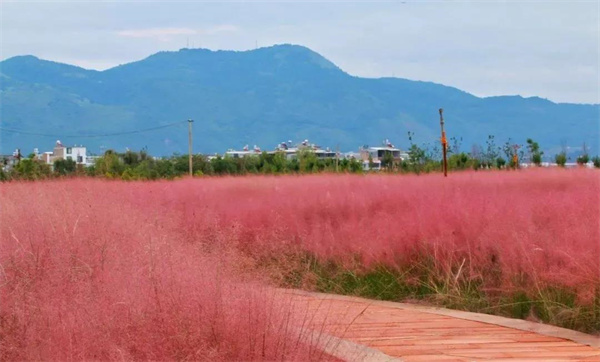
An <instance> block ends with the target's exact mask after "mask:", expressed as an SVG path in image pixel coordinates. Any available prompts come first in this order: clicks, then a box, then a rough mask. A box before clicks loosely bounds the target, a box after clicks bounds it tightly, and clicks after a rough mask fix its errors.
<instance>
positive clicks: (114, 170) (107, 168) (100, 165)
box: [94, 150, 125, 177]
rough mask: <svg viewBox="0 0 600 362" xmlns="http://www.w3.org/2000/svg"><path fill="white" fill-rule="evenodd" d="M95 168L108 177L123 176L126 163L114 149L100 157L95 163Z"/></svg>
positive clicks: (97, 172)
mask: <svg viewBox="0 0 600 362" xmlns="http://www.w3.org/2000/svg"><path fill="white" fill-rule="evenodd" d="M94 169H95V171H96V174H97V175H100V176H106V177H116V176H121V174H122V173H123V171H125V165H124V164H123V162H122V161H121V159H120V158H119V155H117V153H116V152H114V151H113V150H107V151H106V152H104V156H102V157H99V158H98V159H97V160H96V162H95V163H94Z"/></svg>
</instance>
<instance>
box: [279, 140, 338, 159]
mask: <svg viewBox="0 0 600 362" xmlns="http://www.w3.org/2000/svg"><path fill="white" fill-rule="evenodd" d="M302 151H308V152H312V153H314V154H315V156H317V158H319V159H326V158H329V159H334V158H336V156H337V153H336V152H335V151H333V150H331V149H329V147H327V148H325V149H322V148H321V146H318V145H316V144H311V143H309V142H308V140H304V141H302V142H301V143H300V144H298V145H296V146H294V147H293V146H292V141H287V142H281V143H280V144H279V145H277V147H275V151H271V152H269V153H278V152H279V153H281V152H283V153H284V154H285V158H286V159H288V160H292V159H294V158H297V157H298V153H299V152H302Z"/></svg>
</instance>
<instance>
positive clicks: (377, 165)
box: [360, 140, 409, 171]
mask: <svg viewBox="0 0 600 362" xmlns="http://www.w3.org/2000/svg"><path fill="white" fill-rule="evenodd" d="M386 154H391V155H392V158H393V159H394V161H395V162H402V161H405V160H408V158H409V155H408V153H406V152H403V151H402V150H401V149H399V148H396V147H394V145H393V144H392V143H391V142H390V141H389V140H385V141H383V145H382V146H380V147H369V146H363V147H361V148H360V158H361V159H362V161H363V169H364V170H365V171H368V170H376V171H377V170H381V161H383V158H384V157H385V155H386ZM369 160H372V164H371V163H370V162H369ZM370 166H373V167H370Z"/></svg>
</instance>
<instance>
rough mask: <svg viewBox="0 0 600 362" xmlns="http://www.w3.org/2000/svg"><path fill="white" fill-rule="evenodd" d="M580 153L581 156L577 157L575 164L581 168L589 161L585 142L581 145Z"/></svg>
mask: <svg viewBox="0 0 600 362" xmlns="http://www.w3.org/2000/svg"><path fill="white" fill-rule="evenodd" d="M581 152H582V153H581V155H579V157H577V164H579V165H580V166H583V165H585V164H586V163H588V162H589V161H590V155H589V154H588V148H587V146H586V144H585V142H584V143H583V147H582V149H581Z"/></svg>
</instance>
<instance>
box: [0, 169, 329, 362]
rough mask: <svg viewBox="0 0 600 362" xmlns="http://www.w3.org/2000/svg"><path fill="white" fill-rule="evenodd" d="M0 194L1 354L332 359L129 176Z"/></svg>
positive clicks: (265, 292) (11, 187)
mask: <svg viewBox="0 0 600 362" xmlns="http://www.w3.org/2000/svg"><path fill="white" fill-rule="evenodd" d="M166 185H167V184H162V185H160V186H161V187H163V186H166ZM155 186H157V185H155ZM151 187H152V186H151ZM0 192H1V196H0V197H1V200H2V210H1V212H2V215H1V216H2V223H1V226H0V240H1V243H0V266H1V268H0V301H1V306H2V308H1V309H0V360H57V361H80V360H155V361H166V360H207V361H213V360H306V359H307V358H308V359H311V360H316V359H321V358H325V357H326V356H323V355H322V354H321V353H320V352H319V351H317V350H315V349H314V348H313V347H311V346H309V345H307V344H306V343H305V342H306V341H304V340H302V339H301V336H300V333H301V331H300V330H298V329H295V328H293V324H294V323H296V321H294V320H293V319H294V316H293V311H292V310H291V309H290V305H289V303H287V302H285V299H283V298H280V297H279V296H278V295H276V294H274V292H273V291H272V290H270V289H268V288H266V287H265V286H264V285H263V284H261V283H249V282H246V283H243V284H241V283H239V282H238V280H237V278H235V277H234V275H233V274H234V273H233V271H231V270H230V268H229V266H228V265H229V264H231V261H230V260H228V258H230V256H215V255H209V254H207V253H206V252H204V251H203V250H202V248H201V247H199V245H198V244H190V243H188V242H186V241H185V240H182V239H181V237H180V236H179V235H178V234H177V233H174V232H173V230H176V229H177V227H178V226H177V222H176V221H177V220H176V218H177V217H178V215H177V214H171V215H169V214H162V210H160V203H157V204H156V205H147V207H145V208H139V209H138V208H136V206H135V205H134V203H133V202H132V201H133V200H134V199H135V197H137V195H134V194H133V193H132V189H131V185H128V184H124V183H107V182H99V181H93V180H69V181H61V182H54V181H53V182H43V183H23V184H8V185H1V186H0ZM147 201H149V202H157V201H159V200H157V199H154V200H152V199H149V200H147ZM154 207H155V208H156V209H157V211H152V209H153V208H154ZM233 257H234V256H231V258H233Z"/></svg>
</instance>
